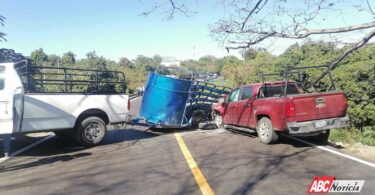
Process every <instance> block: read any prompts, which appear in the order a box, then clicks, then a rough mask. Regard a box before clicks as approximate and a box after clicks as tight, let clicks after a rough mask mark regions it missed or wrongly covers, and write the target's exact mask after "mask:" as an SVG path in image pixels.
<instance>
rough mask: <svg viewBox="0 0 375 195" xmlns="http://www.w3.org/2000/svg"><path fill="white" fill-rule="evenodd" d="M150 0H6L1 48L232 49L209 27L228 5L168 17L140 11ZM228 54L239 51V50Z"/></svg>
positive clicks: (149, 52) (131, 54) (166, 53)
mask: <svg viewBox="0 0 375 195" xmlns="http://www.w3.org/2000/svg"><path fill="white" fill-rule="evenodd" d="M147 1H148V0H143V1H141V0H107V1H103V0H80V1H78V0H64V1H52V0H38V1H30V0H1V1H0V15H2V16H4V17H6V21H5V26H4V27H0V31H2V32H5V33H6V34H7V36H6V39H7V42H0V48H11V49H14V50H15V51H16V52H19V53H22V54H24V55H30V53H31V52H32V51H33V50H35V49H38V48H43V49H44V51H45V52H46V53H47V54H57V55H61V54H63V53H65V52H67V51H72V52H73V53H75V54H76V55H77V57H78V58H84V57H85V54H86V53H87V52H89V51H96V53H97V54H98V55H102V56H105V57H106V58H109V59H112V60H118V59H119V58H121V57H127V58H129V59H134V58H136V57H137V56H138V55H145V56H153V55H156V54H157V55H161V56H162V57H170V58H174V59H178V60H184V59H198V58H199V57H201V56H203V55H208V54H209V55H214V56H217V57H222V56H225V55H228V53H227V51H226V50H225V49H224V47H223V46H221V45H219V43H218V42H216V41H215V40H213V38H212V37H211V36H210V30H209V25H211V24H213V23H215V22H216V21H218V19H219V18H221V17H223V16H225V12H224V11H223V9H217V8H216V7H215V6H212V5H213V4H207V3H199V1H193V0H191V4H190V5H189V6H190V7H189V9H190V10H193V11H194V12H196V14H193V15H192V16H190V17H184V16H182V15H179V14H177V15H176V17H175V18H174V19H172V20H167V19H166V18H167V13H164V12H163V10H159V11H158V12H157V13H154V14H152V15H150V16H147V17H145V16H141V13H142V12H145V11H147V10H148V9H149V8H150V5H149V3H148V2H147ZM357 19H358V17H357ZM354 20H355V17H353V21H354ZM358 20H363V18H359V19H358ZM354 22H355V21H354ZM292 43H294V41H292V40H281V41H279V42H276V43H274V42H272V43H271V42H270V43H268V44H267V43H266V45H265V46H266V47H270V49H271V50H272V51H273V52H275V53H276V54H279V53H281V52H282V51H283V50H284V49H285V48H286V47H287V46H289V45H290V44H292ZM229 54H230V55H236V56H240V55H239V53H238V51H231V52H230V53H229Z"/></svg>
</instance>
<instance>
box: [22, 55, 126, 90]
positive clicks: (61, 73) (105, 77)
mask: <svg viewBox="0 0 375 195" xmlns="http://www.w3.org/2000/svg"><path fill="white" fill-rule="evenodd" d="M15 68H16V70H17V72H18V74H19V76H20V78H21V80H22V83H23V85H24V89H25V93H84V94H115V93H125V91H126V87H127V86H126V81H125V75H124V73H122V72H119V71H108V70H92V69H80V68H66V67H54V66H35V65H29V64H28V63H27V61H25V62H24V63H17V64H16V67H15Z"/></svg>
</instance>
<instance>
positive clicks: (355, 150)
mask: <svg viewBox="0 0 375 195" xmlns="http://www.w3.org/2000/svg"><path fill="white" fill-rule="evenodd" d="M330 145H332V146H334V147H335V148H338V149H340V150H342V151H343V152H344V153H348V154H352V155H353V156H357V157H358V158H361V159H364V160H368V161H370V162H373V163H375V146H367V145H364V144H361V143H355V144H348V143H343V142H331V144H330Z"/></svg>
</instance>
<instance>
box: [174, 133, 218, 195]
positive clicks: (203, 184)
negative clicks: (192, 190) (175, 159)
mask: <svg viewBox="0 0 375 195" xmlns="http://www.w3.org/2000/svg"><path fill="white" fill-rule="evenodd" d="M174 135H175V137H176V140H177V142H178V145H179V146H180V149H181V152H182V154H183V155H184V157H185V160H186V162H187V164H188V165H189V167H190V170H191V172H192V173H193V175H194V178H195V181H196V182H197V184H198V186H199V189H200V190H201V192H202V194H203V195H214V194H215V193H214V192H213V191H212V189H211V187H210V185H209V184H208V183H207V180H206V178H205V177H204V176H203V174H202V172H201V170H200V169H199V167H198V165H197V163H196V162H195V160H194V158H193V156H192V155H191V153H190V151H189V149H188V147H187V146H186V144H185V142H184V140H183V139H182V137H181V134H180V133H174Z"/></svg>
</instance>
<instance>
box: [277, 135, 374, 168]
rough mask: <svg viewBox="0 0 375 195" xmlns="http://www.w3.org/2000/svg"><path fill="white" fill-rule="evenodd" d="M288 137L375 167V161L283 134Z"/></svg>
mask: <svg viewBox="0 0 375 195" xmlns="http://www.w3.org/2000/svg"><path fill="white" fill-rule="evenodd" d="M283 136H285V137H287V138H290V139H293V140H296V141H299V142H302V143H304V144H307V145H310V146H313V147H315V148H318V149H321V150H324V151H327V152H330V153H333V154H336V155H338V156H342V157H345V158H348V159H350V160H353V161H356V162H359V163H362V164H365V165H367V166H370V167H373V168H375V163H372V162H368V161H365V160H362V159H359V158H356V157H354V156H350V155H348V154H344V153H341V152H338V151H336V150H332V149H329V148H327V147H324V146H318V145H316V144H314V143H311V142H308V141H305V140H302V139H299V138H296V137H292V136H289V135H283Z"/></svg>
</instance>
